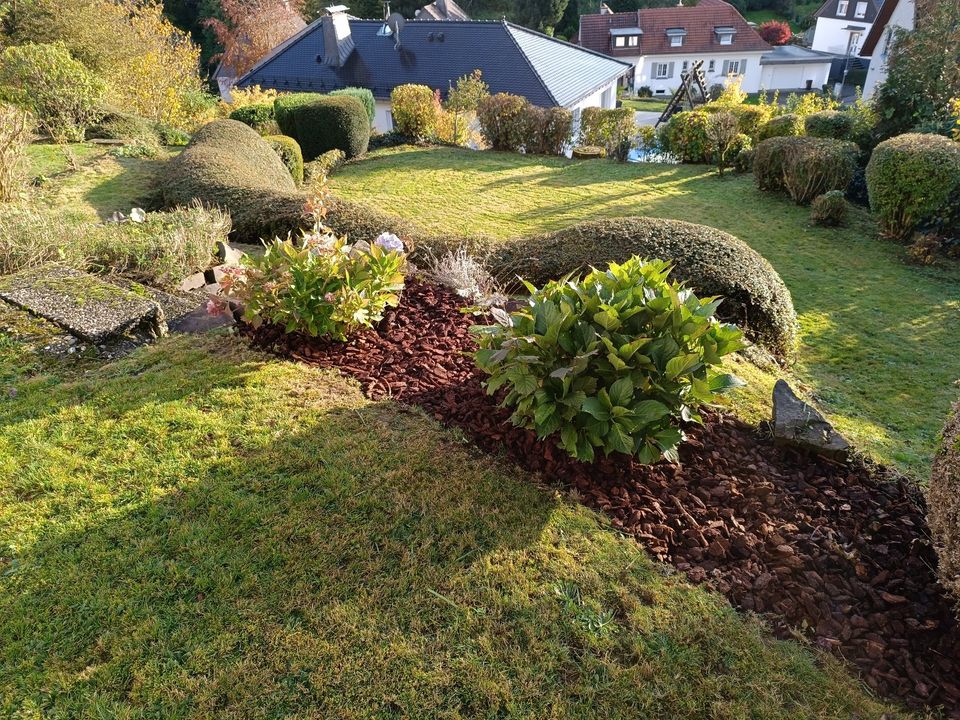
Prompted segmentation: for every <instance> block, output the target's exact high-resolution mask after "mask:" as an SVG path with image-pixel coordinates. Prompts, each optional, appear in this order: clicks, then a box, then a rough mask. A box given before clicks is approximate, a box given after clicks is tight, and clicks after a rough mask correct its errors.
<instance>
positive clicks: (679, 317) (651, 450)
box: [473, 257, 744, 463]
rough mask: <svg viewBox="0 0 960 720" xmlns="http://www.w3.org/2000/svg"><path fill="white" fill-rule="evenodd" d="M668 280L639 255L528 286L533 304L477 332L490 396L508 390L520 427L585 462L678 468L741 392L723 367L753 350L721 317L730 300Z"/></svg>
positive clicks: (662, 265) (664, 268)
mask: <svg viewBox="0 0 960 720" xmlns="http://www.w3.org/2000/svg"><path fill="white" fill-rule="evenodd" d="M669 273H670V266H669V264H668V263H666V262H664V261H662V260H651V261H646V260H641V259H640V258H637V257H632V258H630V259H629V260H627V261H626V262H624V263H623V264H617V263H611V264H610V266H609V268H608V269H607V270H606V271H601V270H596V269H594V270H592V271H591V272H590V273H589V274H588V275H587V276H586V277H585V278H583V279H582V280H581V279H579V278H577V277H573V276H567V277H565V278H563V279H561V280H556V281H553V282H551V283H548V284H547V285H545V286H544V287H543V288H542V289H539V290H538V289H537V288H535V287H534V286H532V285H529V284H528V285H527V287H528V289H529V290H530V292H531V297H530V301H529V305H528V306H527V307H525V308H522V309H521V310H518V311H516V312H514V313H512V314H508V313H506V312H505V311H502V310H499V311H495V312H494V318H495V319H496V321H497V323H496V324H494V325H487V326H477V327H474V328H473V332H474V334H475V335H476V336H477V338H478V342H479V345H480V349H479V350H478V351H477V352H476V354H475V360H476V363H477V365H478V366H479V367H480V369H481V370H483V371H484V372H486V373H488V374H489V375H490V378H489V379H488V380H487V391H488V392H489V393H490V394H494V393H496V392H497V391H499V390H500V389H501V388H506V389H507V390H508V392H507V394H506V397H505V398H504V401H503V404H504V405H505V406H509V407H512V408H513V415H512V418H511V419H512V420H513V422H514V423H515V424H517V425H522V426H523V427H527V428H530V429H532V430H535V431H536V432H537V435H538V436H540V437H541V438H543V437H547V436H551V435H558V436H559V441H560V444H561V445H562V446H563V448H564V449H566V450H567V452H569V453H570V454H571V455H573V456H574V457H576V458H578V459H579V460H584V461H592V460H593V459H594V458H595V456H596V452H597V451H598V450H602V451H603V452H604V453H606V454H610V453H613V452H618V453H624V454H628V455H633V456H635V457H636V458H637V459H638V460H639V461H640V462H642V463H653V462H656V461H658V460H660V459H661V458H667V459H668V460H671V461H676V460H677V459H678V455H677V446H678V445H679V443H680V442H681V441H682V440H683V437H684V435H683V430H682V427H681V424H682V423H684V422H698V421H699V420H700V416H699V414H698V409H699V408H700V406H701V405H702V404H703V403H706V402H709V401H710V400H711V399H712V398H713V396H714V395H715V394H716V393H720V392H723V391H725V390H727V389H729V388H731V387H735V386H736V385H738V384H739V381H737V380H736V378H734V377H733V376H731V375H727V374H722V373H720V372H718V371H717V369H716V368H717V366H718V365H719V364H720V362H721V360H722V358H723V356H724V355H727V354H729V353H732V352H735V351H736V350H739V349H741V348H742V347H743V346H744V343H743V339H742V335H741V332H740V330H739V329H737V328H736V327H735V326H733V325H725V324H722V323H720V322H719V321H718V320H717V319H716V318H715V317H714V314H715V312H716V310H717V308H718V306H719V305H720V302H721V301H720V300H719V299H716V298H706V299H700V298H698V297H697V296H696V295H695V294H694V293H693V292H692V291H691V290H689V289H687V288H684V287H683V286H682V285H681V284H679V283H674V282H671V281H670V280H669V279H668V275H669Z"/></svg>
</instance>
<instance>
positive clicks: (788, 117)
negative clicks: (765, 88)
mask: <svg viewBox="0 0 960 720" xmlns="http://www.w3.org/2000/svg"><path fill="white" fill-rule="evenodd" d="M801 132H803V120H802V119H801V118H799V117H797V116H796V115H794V114H793V113H787V114H785V115H777V116H776V117H775V118H771V119H770V120H769V122H767V124H766V125H764V126H763V127H761V128H760V133H759V135H758V137H759V138H760V139H761V140H766V139H767V138H773V137H789V136H791V135H799V134H800V133H801Z"/></svg>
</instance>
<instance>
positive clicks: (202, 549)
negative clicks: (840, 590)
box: [0, 335, 893, 720]
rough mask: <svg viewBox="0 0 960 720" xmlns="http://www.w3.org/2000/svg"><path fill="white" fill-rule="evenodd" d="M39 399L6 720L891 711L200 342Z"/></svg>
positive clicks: (1, 533) (729, 618)
mask: <svg viewBox="0 0 960 720" xmlns="http://www.w3.org/2000/svg"><path fill="white" fill-rule="evenodd" d="M16 390H17V393H16V394H15V395H14V394H12V393H9V392H8V389H7V388H3V394H2V396H0V397H2V399H0V618H2V620H0V716H3V717H14V718H41V717H44V718H46V717H49V718H54V717H57V718H164V719H165V720H169V719H172V718H187V717H189V718H244V719H245V720H246V719H249V718H351V719H356V718H378V719H381V718H407V717H409V718H426V717H430V718H546V717H551V718H598V717H603V718H641V717H642V718H704V719H706V718H710V719H714V718H747V717H749V718H754V719H762V718H797V719H800V718H812V717H818V718H819V717H838V718H839V717H843V718H850V717H864V718H866V717H870V718H878V717H880V716H881V714H882V713H883V712H884V711H885V710H890V709H889V708H884V707H881V706H879V704H877V703H876V702H874V701H873V700H872V699H871V698H869V697H868V696H867V695H866V694H864V693H863V691H862V690H861V689H860V688H859V687H858V686H857V685H856V683H854V682H853V681H852V680H850V678H849V677H848V676H846V675H845V674H844V672H843V670H842V669H841V668H840V667H839V666H838V664H837V663H836V662H834V661H832V660H830V659H829V658H819V661H818V659H817V658H816V657H815V656H814V655H812V654H811V653H810V652H809V651H808V650H806V649H804V648H803V647H802V646H801V645H799V644H797V643H793V642H777V641H773V640H771V639H770V637H769V635H768V634H767V633H766V631H765V630H764V629H763V628H762V626H761V625H760V624H759V623H758V622H756V621H754V620H752V619H750V618H745V617H743V616H740V615H738V614H737V613H735V612H734V611H733V610H731V608H730V607H729V605H727V603H726V602H725V601H724V600H723V599H722V598H720V597H718V596H717V595H714V594H710V593H707V592H705V591H704V590H702V589H697V588H693V587H691V586H689V585H687V584H686V583H684V582H682V581H680V580H679V579H678V578H677V577H676V576H673V575H670V574H668V573H666V572H665V571H664V569H663V568H662V567H661V566H658V565H655V564H653V563H652V562H651V561H650V560H648V559H647V557H646V555H645V554H644V553H643V551H642V550H641V549H640V548H639V547H638V546H637V545H636V544H635V543H634V542H633V541H632V540H629V539H626V538H623V537H621V536H619V535H618V534H616V533H615V532H613V531H612V530H611V529H610V528H609V527H608V526H607V525H606V524H605V521H604V520H603V519H602V518H600V517H599V516H597V515H595V514H593V513H592V512H590V511H588V510H586V509H584V508H583V507H581V506H579V505H577V504H574V503H571V502H568V501H567V500H565V499H563V498H560V497H558V496H557V495H556V494H555V493H554V492H551V491H550V490H547V489H543V488H541V487H539V486H538V485H537V484H536V483H535V482H534V481H533V480H532V479H531V478H529V477H527V476H525V475H523V474H522V473H519V472H518V471H517V470H516V469H514V468H511V467H508V466H505V465H503V464H501V463H499V462H498V461H497V460H496V459H494V458H490V457H485V456H483V455H481V454H479V453H478V452H477V451H475V450H473V449H471V447H470V446H469V445H468V444H467V443H466V442H464V441H463V439H462V438H461V437H460V436H458V435H457V434H455V433H451V432H446V431H443V430H442V429H440V428H439V427H438V426H437V425H436V424H435V423H434V422H433V421H431V420H428V419H426V418H425V417H424V416H423V415H421V414H420V413H417V412H413V411H410V410H407V409H404V408H402V407H401V406H399V405H396V404H393V403H390V402H384V403H371V402H369V401H366V400H364V399H363V397H362V395H361V394H360V392H359V390H358V388H357V387H356V386H355V384H354V383H352V382H350V381H346V380H343V379H341V378H340V377H338V376H336V375H335V374H333V373H330V372H321V371H316V370H313V369H310V368H306V367H303V366H300V365H297V364H294V363H290V362H284V361H279V360H275V359H270V358H268V357H266V356H263V355H260V354H257V353H254V352H252V351H250V350H248V349H246V348H245V347H244V346H243V344H242V343H241V342H240V341H238V340H236V339H234V338H231V337H229V336H226V335H218V336H209V337H206V338H197V337H193V336H190V337H186V336H182V337H179V338H171V339H167V340H163V341H160V342H159V343H158V344H157V345H155V346H153V347H150V348H144V349H141V350H139V351H137V352H136V353H134V354H133V355H132V356H130V357H128V358H126V359H124V360H121V361H119V362H116V363H113V364H110V365H106V366H104V367H101V368H99V369H95V370H92V371H87V372H85V373H84V374H82V376H79V377H78V378H77V379H74V380H70V379H69V378H65V377H62V376H61V377H57V376H56V375H41V376H37V377H34V378H32V379H20V380H19V381H17V383H16ZM891 717H893V716H892V715H891Z"/></svg>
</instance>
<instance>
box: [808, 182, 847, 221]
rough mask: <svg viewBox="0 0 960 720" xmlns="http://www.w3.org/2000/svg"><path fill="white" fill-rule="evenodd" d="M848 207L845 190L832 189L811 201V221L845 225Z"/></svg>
mask: <svg viewBox="0 0 960 720" xmlns="http://www.w3.org/2000/svg"><path fill="white" fill-rule="evenodd" d="M848 209H849V206H848V204H847V198H846V197H845V196H844V194H843V192H842V191H840V190H831V191H830V192H826V193H824V194H823V195H818V196H817V197H815V198H814V199H813V202H812V203H810V222H812V223H813V224H814V225H824V226H827V227H835V226H837V225H843V223H844V222H845V221H846V219H847V212H848Z"/></svg>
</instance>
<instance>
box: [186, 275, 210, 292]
mask: <svg viewBox="0 0 960 720" xmlns="http://www.w3.org/2000/svg"><path fill="white" fill-rule="evenodd" d="M206 284H207V276H206V274H205V273H202V272H198V273H194V274H193V275H188V276H187V277H185V278H184V279H183V281H182V282H181V283H180V291H181V292H191V291H193V290H202V289H203V286H204V285H206Z"/></svg>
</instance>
